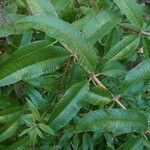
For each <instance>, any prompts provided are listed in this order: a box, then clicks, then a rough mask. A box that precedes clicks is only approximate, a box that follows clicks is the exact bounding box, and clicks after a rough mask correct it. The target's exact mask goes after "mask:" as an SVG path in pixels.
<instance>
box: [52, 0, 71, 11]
mask: <svg viewBox="0 0 150 150" xmlns="http://www.w3.org/2000/svg"><path fill="white" fill-rule="evenodd" d="M51 1H52V3H53V5H54V7H55V9H56V11H57V12H58V13H60V12H62V11H63V10H64V9H65V8H66V6H67V5H68V4H69V3H70V2H71V0H51Z"/></svg>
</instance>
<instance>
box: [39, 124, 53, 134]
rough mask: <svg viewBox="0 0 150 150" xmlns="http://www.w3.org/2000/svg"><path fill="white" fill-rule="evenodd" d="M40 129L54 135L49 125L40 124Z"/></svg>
mask: <svg viewBox="0 0 150 150" xmlns="http://www.w3.org/2000/svg"><path fill="white" fill-rule="evenodd" d="M39 127H40V129H41V130H43V131H44V132H46V133H49V134H52V135H54V131H53V130H52V129H51V128H50V127H49V126H47V125H45V124H43V123H39Z"/></svg>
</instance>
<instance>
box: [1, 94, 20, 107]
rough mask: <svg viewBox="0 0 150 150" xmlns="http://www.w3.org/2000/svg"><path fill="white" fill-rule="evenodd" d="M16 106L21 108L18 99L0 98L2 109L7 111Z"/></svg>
mask: <svg viewBox="0 0 150 150" xmlns="http://www.w3.org/2000/svg"><path fill="white" fill-rule="evenodd" d="M15 106H19V103H18V101H17V100H16V99H13V98H10V97H7V96H0V109H7V108H10V107H15Z"/></svg>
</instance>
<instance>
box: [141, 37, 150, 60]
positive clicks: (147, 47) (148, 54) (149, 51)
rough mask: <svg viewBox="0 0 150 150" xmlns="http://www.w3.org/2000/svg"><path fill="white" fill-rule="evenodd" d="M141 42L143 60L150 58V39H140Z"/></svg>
mask: <svg viewBox="0 0 150 150" xmlns="http://www.w3.org/2000/svg"><path fill="white" fill-rule="evenodd" d="M142 42H143V52H144V57H145V58H150V44H149V43H150V39H148V38H146V37H145V38H144V37H143V39H142Z"/></svg>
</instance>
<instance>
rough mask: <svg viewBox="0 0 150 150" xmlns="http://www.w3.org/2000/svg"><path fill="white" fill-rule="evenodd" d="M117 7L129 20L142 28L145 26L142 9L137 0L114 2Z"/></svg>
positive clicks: (118, 0)
mask: <svg viewBox="0 0 150 150" xmlns="http://www.w3.org/2000/svg"><path fill="white" fill-rule="evenodd" d="M113 1H114V2H115V3H116V5H117V6H118V7H119V8H120V9H121V11H122V12H123V13H124V14H125V15H126V17H127V18H128V20H129V21H130V22H131V23H133V24H135V25H137V26H141V25H142V24H143V12H142V10H141V7H140V6H139V5H138V4H137V2H136V1H135V0H122V1H120V0H113Z"/></svg>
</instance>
